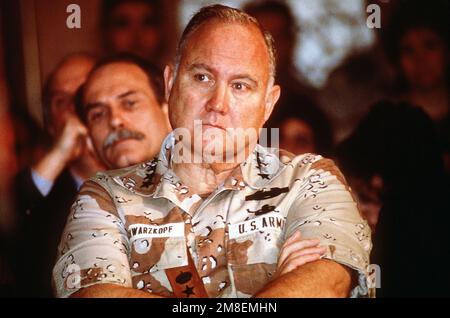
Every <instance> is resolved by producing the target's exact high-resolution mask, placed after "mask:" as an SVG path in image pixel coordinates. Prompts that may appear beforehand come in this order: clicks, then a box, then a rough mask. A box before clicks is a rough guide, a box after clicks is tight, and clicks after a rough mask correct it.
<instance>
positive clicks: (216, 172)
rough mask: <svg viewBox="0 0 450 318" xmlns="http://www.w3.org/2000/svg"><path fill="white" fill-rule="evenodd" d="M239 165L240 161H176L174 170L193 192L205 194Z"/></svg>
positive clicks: (212, 190) (213, 189)
mask: <svg viewBox="0 0 450 318" xmlns="http://www.w3.org/2000/svg"><path fill="white" fill-rule="evenodd" d="M239 165H240V163H231V164H226V163H220V164H196V163H176V164H175V163H174V164H173V165H172V170H173V171H174V172H175V174H176V175H177V177H178V178H179V179H180V181H181V182H182V183H183V184H184V185H185V186H187V187H188V188H189V189H190V191H191V192H192V193H196V194H198V195H204V194H209V193H212V192H214V191H215V190H216V189H217V187H218V186H219V185H220V184H221V183H223V182H224V181H225V180H226V179H227V178H228V177H229V176H230V175H231V174H232V172H233V170H234V169H235V168H236V167H237V166H239Z"/></svg>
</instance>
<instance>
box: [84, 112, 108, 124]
mask: <svg viewBox="0 0 450 318" xmlns="http://www.w3.org/2000/svg"><path fill="white" fill-rule="evenodd" d="M105 113H106V112H105V111H104V110H95V111H91V112H90V113H89V114H88V121H89V122H97V121H99V120H101V119H102V118H103V117H104V116H105Z"/></svg>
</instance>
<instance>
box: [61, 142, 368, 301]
mask: <svg viewBox="0 0 450 318" xmlns="http://www.w3.org/2000/svg"><path fill="white" fill-rule="evenodd" d="M173 145H174V138H173V135H172V134H171V135H169V136H168V137H167V138H166V141H165V142H164V144H163V146H162V148H161V149H162V150H161V153H160V155H159V156H158V158H156V159H154V160H153V161H150V162H146V163H142V164H139V165H136V166H133V167H129V168H126V169H121V170H116V171H109V172H105V173H98V174H97V175H96V176H95V177H93V178H91V179H90V180H89V181H87V182H86V183H85V184H84V186H83V187H82V189H81V190H80V193H79V195H78V197H77V199H76V201H75V203H74V204H73V206H72V210H71V213H70V215H69V218H68V220H67V224H66V227H65V230H64V233H63V236H62V238H61V242H60V246H59V254H58V255H59V256H58V259H57V262H56V265H55V267H54V270H53V284H54V288H55V294H56V296H58V297H68V296H69V295H71V294H72V293H74V292H76V291H77V290H79V289H80V288H82V287H87V286H91V285H94V284H103V283H112V284H118V285H120V286H124V287H132V288H136V289H139V290H142V291H147V292H150V293H155V294H158V295H161V296H173V290H172V287H171V284H170V282H169V280H168V278H167V275H166V271H165V270H167V269H174V268H177V267H180V268H181V267H183V266H186V265H187V264H188V254H187V253H190V254H191V257H192V260H193V262H194V264H195V267H196V269H197V271H198V274H199V276H200V278H201V280H202V282H203V284H204V286H205V290H206V292H207V293H208V296H209V297H250V296H252V295H254V294H255V293H256V292H258V290H260V289H261V288H262V287H264V286H265V285H266V284H267V283H268V282H269V281H270V280H271V279H272V277H273V275H274V273H275V271H276V265H277V260H278V257H279V253H280V248H281V246H282V244H283V242H284V241H285V240H286V239H287V238H289V236H291V235H292V234H293V233H294V232H295V231H296V230H300V231H301V233H302V237H303V238H319V239H320V240H321V245H323V246H326V247H327V252H326V255H325V258H327V259H330V260H333V261H335V262H338V263H340V264H343V265H345V266H348V267H349V268H351V269H354V270H355V271H357V273H358V274H359V279H358V282H357V285H356V286H353V289H352V292H351V295H350V296H353V297H361V296H363V297H367V295H369V290H368V287H367V275H368V273H367V267H368V265H369V254H370V251H371V248H372V243H371V232H370V228H369V226H368V224H367V223H366V222H365V221H364V220H363V219H362V218H361V216H360V214H359V212H358V208H357V204H356V202H355V199H354V197H353V195H352V192H351V189H350V188H349V187H348V185H347V183H346V181H345V179H344V177H343V176H342V174H341V173H340V171H339V170H338V168H337V167H336V166H335V164H334V163H333V161H331V160H329V159H325V158H322V157H321V156H318V155H312V154H306V155H301V156H293V155H292V154H289V153H286V152H284V151H282V150H280V152H279V155H276V154H274V153H272V152H270V151H269V150H268V149H266V148H264V147H262V146H260V145H258V146H257V147H256V148H255V150H254V151H253V153H252V154H251V155H250V156H249V157H248V158H247V160H246V161H245V162H243V163H242V164H241V165H240V166H238V167H237V168H236V169H235V170H234V171H233V173H232V175H231V176H230V177H229V178H228V179H227V180H226V181H225V182H224V183H223V184H222V185H220V186H219V187H218V188H217V189H216V191H214V192H213V193H211V195H210V196H209V197H207V198H201V197H200V196H199V195H197V194H196V193H191V192H190V191H189V189H188V188H187V187H186V186H184V185H183V184H182V183H181V182H180V180H179V179H178V177H177V176H176V175H175V174H174V172H173V171H172V170H171V168H170V162H171V160H170V154H171V149H172V147H173ZM186 247H187V248H186ZM180 274H181V275H180V276H179V279H178V277H177V282H179V283H180V284H181V285H183V286H182V287H183V288H184V289H185V291H186V296H187V297H189V296H190V295H192V292H193V289H192V287H193V286H192V282H190V275H187V274H184V273H182V272H180Z"/></svg>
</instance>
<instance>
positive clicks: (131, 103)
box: [123, 100, 136, 108]
mask: <svg viewBox="0 0 450 318" xmlns="http://www.w3.org/2000/svg"><path fill="white" fill-rule="evenodd" d="M123 104H124V105H125V107H127V108H133V107H134V106H135V105H136V101H135V100H126V101H124V102H123Z"/></svg>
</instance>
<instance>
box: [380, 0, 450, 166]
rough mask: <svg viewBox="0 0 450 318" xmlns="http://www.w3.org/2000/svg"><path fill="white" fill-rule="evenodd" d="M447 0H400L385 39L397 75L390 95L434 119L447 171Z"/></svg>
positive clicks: (449, 86) (449, 95)
mask: <svg viewBox="0 0 450 318" xmlns="http://www.w3.org/2000/svg"><path fill="white" fill-rule="evenodd" d="M449 12H450V1H448V0H444V1H442V0H439V1H433V2H431V3H426V4H424V2H422V1H404V2H402V3H401V5H399V7H398V10H397V11H396V12H395V14H394V18H393V19H392V22H391V24H390V26H389V29H388V32H387V33H386V37H385V43H386V49H387V52H388V54H389V56H390V58H391V61H392V62H393V64H394V65H395V67H396V69H397V72H398V78H397V83H396V87H395V88H394V94H393V96H392V97H393V98H394V99H396V100H404V101H407V102H409V103H411V104H413V105H417V107H420V108H422V109H423V110H424V111H425V112H426V113H427V114H428V116H430V118H431V119H432V120H433V122H434V123H435V127H436V129H437V132H438V136H439V138H440V144H441V150H442V152H443V154H444V162H445V165H446V170H447V174H449V173H450V115H449V107H450V72H449V71H450V67H449V66H450V64H449V30H450V25H449V20H450V16H449Z"/></svg>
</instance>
